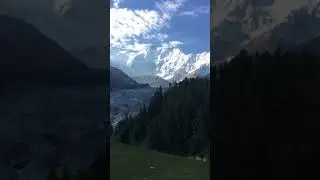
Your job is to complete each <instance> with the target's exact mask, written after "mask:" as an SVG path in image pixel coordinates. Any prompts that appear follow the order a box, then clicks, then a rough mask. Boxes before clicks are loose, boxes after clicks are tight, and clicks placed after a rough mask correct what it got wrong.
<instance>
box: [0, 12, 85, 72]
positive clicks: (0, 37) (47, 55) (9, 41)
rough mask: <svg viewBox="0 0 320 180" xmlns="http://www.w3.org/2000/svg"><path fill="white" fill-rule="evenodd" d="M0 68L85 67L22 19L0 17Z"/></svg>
mask: <svg viewBox="0 0 320 180" xmlns="http://www.w3.org/2000/svg"><path fill="white" fill-rule="evenodd" d="M0 24H1V26H0V47H1V48H0V49H1V54H0V57H1V58H0V59H1V60H0V70H1V72H6V71H20V72H35V71H36V72H37V71H39V72H40V71H41V72H70V73H72V72H76V71H83V70H86V69H88V68H87V67H86V66H85V65H84V64H83V63H81V62H80V61H79V60H78V59H76V58H74V57H73V56H72V55H71V54H69V53H68V52H66V51H65V50H64V49H63V48H61V47H60V46H58V44H56V43H55V42H54V41H52V40H50V39H48V38H47V37H46V36H45V35H43V34H42V33H41V32H39V31H38V30H37V29H35V28H34V27H33V26H32V25H30V24H26V23H25V22H24V21H22V20H20V19H16V18H11V17H7V16H0Z"/></svg>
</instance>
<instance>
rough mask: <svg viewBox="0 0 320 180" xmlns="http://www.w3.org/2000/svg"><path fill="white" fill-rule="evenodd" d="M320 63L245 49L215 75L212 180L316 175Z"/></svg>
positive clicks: (290, 54)
mask: <svg viewBox="0 0 320 180" xmlns="http://www.w3.org/2000/svg"><path fill="white" fill-rule="evenodd" d="M319 65H320V62H319V58H318V57H314V56H312V55H310V54H308V53H306V52H304V53H296V52H284V51H282V50H281V49H278V50H277V51H276V52H275V53H273V54H271V53H269V52H264V53H261V54H258V53H257V54H254V55H248V54H247V52H246V51H241V52H240V53H239V54H238V55H237V56H236V57H234V58H233V60H232V61H231V62H230V63H228V64H224V65H223V66H221V67H219V68H218V69H214V70H213V71H211V73H212V75H215V76H216V77H215V78H214V79H213V82H214V85H213V94H214V101H213V104H212V105H213V107H214V109H215V111H214V112H213V119H214V121H213V122H214V125H213V127H214V129H213V131H212V132H213V136H212V137H213V138H214V141H213V144H214V145H213V146H214V155H213V156H214V161H213V162H214V165H213V166H211V168H212V170H213V171H212V176H213V177H214V178H213V179H216V180H222V179H308V178H307V177H309V176H310V177H311V176H312V177H313V176H314V175H316V174H318V173H315V172H316V171H315V166H314V164H317V163H316V162H319V153H318V152H319V150H317V149H316V148H317V146H315V145H316V144H318V143H317V142H318V141H319V140H318V138H317V137H319V136H317V134H318V133H317V132H318V129H319V124H320V121H319V118H320V111H319V108H320V76H319V75H320V74H319V73H320V71H319V70H320V66H319ZM313 179H317V178H313Z"/></svg>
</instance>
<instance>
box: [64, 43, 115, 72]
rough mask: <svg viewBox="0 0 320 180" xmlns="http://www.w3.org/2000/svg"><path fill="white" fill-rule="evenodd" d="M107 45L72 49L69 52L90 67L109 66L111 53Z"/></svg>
mask: <svg viewBox="0 0 320 180" xmlns="http://www.w3.org/2000/svg"><path fill="white" fill-rule="evenodd" d="M107 48H109V47H107V46H106V45H95V46H88V47H83V48H75V49H70V50H69V52H70V53H71V54H72V55H74V56H75V57H77V58H78V59H80V60H81V61H82V62H84V63H85V64H86V65H87V66H88V67H90V68H109V57H108V56H109V55H108V53H107V52H108V51H109V50H108V49H107Z"/></svg>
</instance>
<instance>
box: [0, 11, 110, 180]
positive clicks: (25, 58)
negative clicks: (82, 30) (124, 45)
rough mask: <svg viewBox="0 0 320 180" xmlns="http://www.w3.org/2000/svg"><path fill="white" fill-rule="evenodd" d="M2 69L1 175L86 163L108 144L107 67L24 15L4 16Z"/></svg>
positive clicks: (37, 174)
mask: <svg viewBox="0 0 320 180" xmlns="http://www.w3.org/2000/svg"><path fill="white" fill-rule="evenodd" d="M0 74H1V78H0V85H1V88H0V97H1V98H0V105H1V107H2V108H1V110H0V179H4V180H7V179H12V178H13V177H14V176H17V173H18V172H17V171H18V170H19V171H20V178H19V179H24V178H25V179H35V180H44V179H46V177H47V173H48V169H51V168H57V166H58V167H64V168H67V169H69V170H70V174H74V173H76V172H77V171H78V170H79V169H86V168H87V167H88V166H89V165H90V164H91V163H92V162H93V161H94V159H95V157H94V156H95V153H96V152H97V151H98V149H99V148H100V147H102V146H104V145H105V138H106V133H107V132H106V129H105V126H104V122H105V120H106V119H107V118H108V116H109V114H108V112H107V109H108V107H107V105H108V98H107V94H106V88H108V87H107V83H108V79H109V72H108V71H107V70H106V69H91V68H88V67H87V66H86V65H85V64H84V63H82V62H81V61H79V60H78V59H77V58H75V57H74V56H72V55H71V54H70V53H68V52H67V51H65V50H64V49H63V48H62V47H60V46H59V45H58V44H57V43H55V42H54V41H52V40H51V39H49V38H47V37H46V36H45V35H44V34H43V33H41V32H40V31H38V30H37V29H36V28H35V27H34V26H32V25H30V24H28V23H25V22H24V21H23V20H19V19H16V18H12V17H7V16H0ZM21 147H23V148H21ZM12 149H20V151H16V150H14V151H13V150H12ZM23 149H25V150H23ZM24 151H27V152H28V153H25V152H24ZM105 179H106V178H105Z"/></svg>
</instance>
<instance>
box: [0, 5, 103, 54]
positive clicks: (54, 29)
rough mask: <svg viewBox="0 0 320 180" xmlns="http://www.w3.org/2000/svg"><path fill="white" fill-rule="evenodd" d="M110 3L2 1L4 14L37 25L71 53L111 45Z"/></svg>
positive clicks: (1, 9) (0, 9) (1, 6)
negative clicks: (109, 38) (85, 48)
mask: <svg viewBox="0 0 320 180" xmlns="http://www.w3.org/2000/svg"><path fill="white" fill-rule="evenodd" d="M108 8H109V7H108V2H107V1H87V0H46V1H42V0H29V1H28V2H26V1H24V0H0V13H1V14H5V15H8V16H13V17H18V18H22V19H24V20H26V21H27V22H29V23H31V24H33V25H34V26H35V27H37V28H38V29H39V30H40V31H41V32H42V33H44V34H45V35H46V36H47V37H49V38H51V39H53V40H55V41H56V42H57V43H58V44H59V45H60V46H62V47H63V48H65V49H67V50H69V49H73V48H83V47H88V46H92V45H101V44H108V36H109V33H108V31H109V27H108V26H109V25H108V23H106V22H107V21H106V20H107V19H108V17H107V15H108V13H107V9H108Z"/></svg>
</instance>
